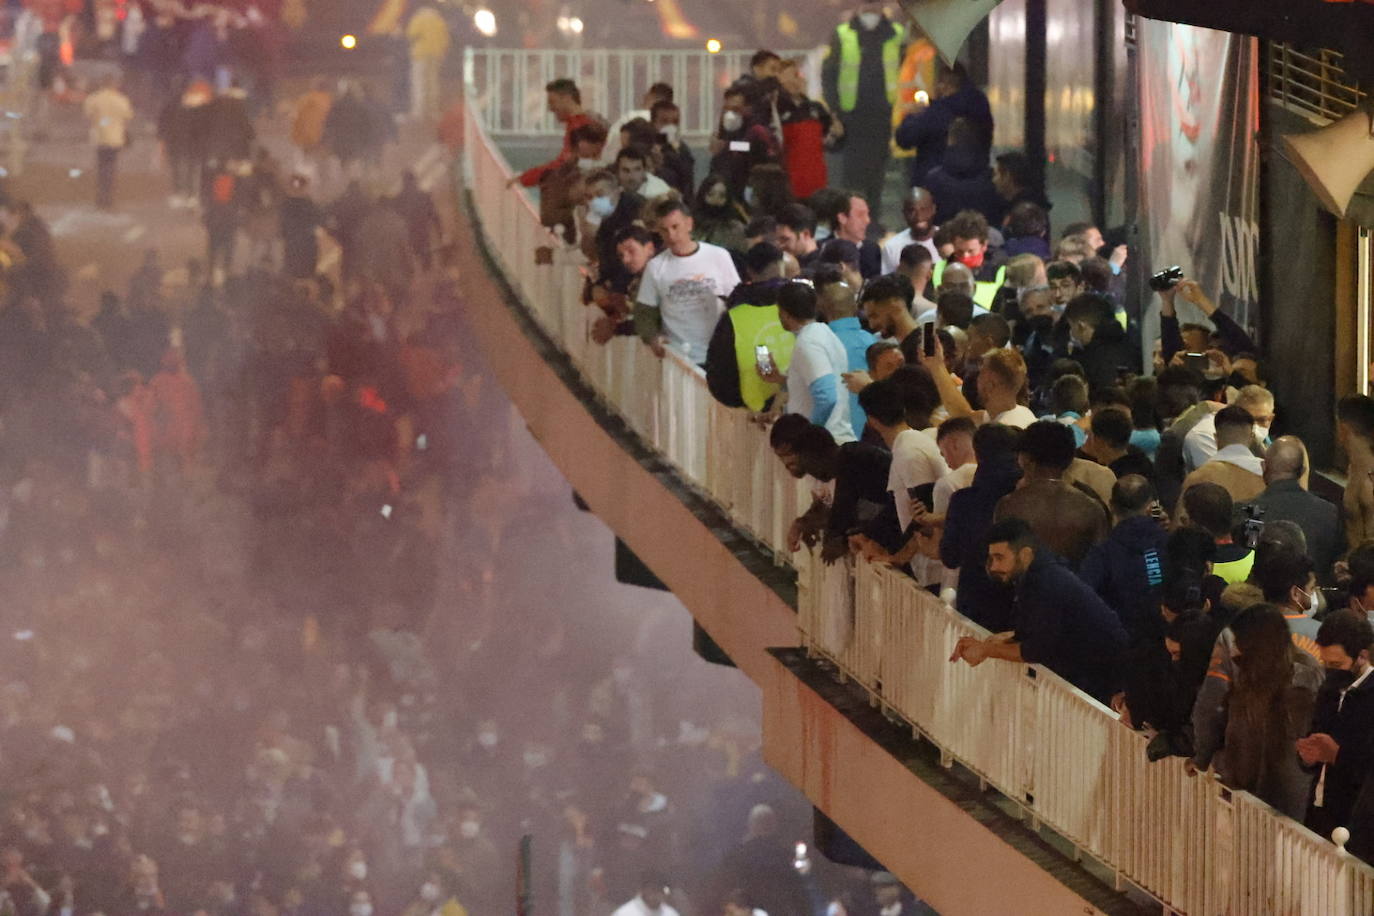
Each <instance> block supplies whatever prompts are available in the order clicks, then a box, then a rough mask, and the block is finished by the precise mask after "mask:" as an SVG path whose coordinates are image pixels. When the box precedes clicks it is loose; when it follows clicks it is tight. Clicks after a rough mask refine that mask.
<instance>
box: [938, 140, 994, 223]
mask: <svg viewBox="0 0 1374 916" xmlns="http://www.w3.org/2000/svg"><path fill="white" fill-rule="evenodd" d="M958 133H959V129H958V128H956V129H955V131H953V132H952V136H951V137H950V142H949V146H948V147H947V148H946V149H945V155H944V158H943V160H942V161H941V162H940V164H939V165H938V166H936V167H935V168H933V169H931V170H930V172H929V174H927V175H926V183H925V188H926V189H927V190H929V191H930V193H931V194H932V195H934V197H935V203H936V210H935V222H936V224H937V225H939V224H943V223H947V222H949V221H950V220H951V219H952V218H954V217H955V216H956V215H957V214H958V213H959V212H960V211H962V210H975V211H977V212H979V213H981V214H983V217H984V218H985V219H986V220H987V221H988V222H989V223H992V224H994V225H995V224H997V223H999V222H1000V221H1001V217H1002V213H1003V211H1004V209H1005V208H1006V203H1005V201H1003V200H1002V196H1001V195H1000V194H998V193H997V187H996V185H994V184H993V182H992V169H991V168H990V167H989V166H988V151H987V149H986V148H985V147H983V146H982V145H980V144H979V143H977V142H976V141H975V140H974V139H973V137H972V136H971V135H970V134H968V133H967V132H966V133H965V136H964V137H962V138H961V137H959V136H957V135H958Z"/></svg>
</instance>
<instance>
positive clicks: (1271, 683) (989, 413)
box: [513, 3, 1374, 857]
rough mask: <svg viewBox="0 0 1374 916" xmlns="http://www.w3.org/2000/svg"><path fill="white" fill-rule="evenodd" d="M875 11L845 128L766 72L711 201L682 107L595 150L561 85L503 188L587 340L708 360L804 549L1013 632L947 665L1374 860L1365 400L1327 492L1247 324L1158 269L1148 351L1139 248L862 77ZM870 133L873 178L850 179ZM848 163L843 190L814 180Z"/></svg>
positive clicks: (879, 35) (735, 110)
mask: <svg viewBox="0 0 1374 916" xmlns="http://www.w3.org/2000/svg"><path fill="white" fill-rule="evenodd" d="M879 6H880V5H879V4H872V3H865V4H862V5H861V7H860V9H859V11H858V12H857V13H856V14H855V16H854V17H853V18H852V19H851V20H848V21H847V22H846V23H845V24H843V25H841V27H840V29H839V30H838V31H837V38H836V44H835V45H834V46H833V47H832V53H831V58H830V59H828V60H827V64H826V67H827V69H826V72H825V73H824V74H823V83H824V85H825V88H826V92H825V94H826V102H827V103H828V104H823V103H821V102H820V101H818V100H814V99H811V98H809V97H808V96H807V94H806V85H807V83H806V80H805V78H804V77H805V74H804V73H803V68H804V66H805V61H803V60H784V59H781V58H780V57H779V56H778V55H776V54H774V53H772V52H769V51H760V52H758V53H757V54H756V55H755V56H754V58H753V61H752V65H751V70H750V72H748V73H746V74H743V75H742V76H741V77H740V78H739V79H738V80H737V81H736V82H734V83H733V84H732V85H731V86H730V87H729V88H728V89H726V90H725V92H724V96H723V99H722V107H721V116H720V121H719V124H718V127H717V129H716V130H715V131H714V132H713V133H712V135H711V137H710V139H709V147H710V148H709V150H708V151H707V152H706V155H707V156H709V160H710V161H709V166H708V168H707V170H706V171H707V175H706V177H705V178H704V179H703V180H700V181H697V180H696V179H695V177H692V176H695V174H696V172H694V165H693V163H694V162H695V161H696V158H697V156H696V154H694V153H693V151H692V150H690V149H689V148H688V147H687V144H686V143H685V141H684V139H683V137H682V136H681V132H680V129H679V124H680V121H681V117H680V115H681V110H680V108H679V107H678V103H677V102H676V101H675V94H674V91H673V87H672V86H670V85H668V84H663V83H660V84H656V85H654V86H652V87H650V88H649V89H648V91H647V93H646V95H645V97H644V108H643V110H642V111H634V112H626V113H624V114H623V117H622V118H621V119H620V121H619V122H618V123H617V124H616V125H614V126H611V127H608V126H607V121H606V119H605V118H603V117H601V116H600V115H598V114H595V113H593V112H589V111H587V110H586V109H585V108H584V107H583V104H582V99H581V94H580V91H579V87H578V86H577V85H576V84H575V83H574V82H573V81H571V80H568V79H559V80H555V81H553V82H551V83H549V84H548V86H547V92H548V106H549V110H550V111H551V112H552V113H553V114H554V115H555V116H556V117H557V118H558V119H559V120H560V121H561V122H562V123H563V124H564V125H565V126H566V129H567V130H566V137H565V143H564V146H563V150H562V152H561V153H560V155H559V156H558V157H557V158H555V159H554V160H553V161H552V162H550V163H548V164H546V165H544V166H540V167H537V168H533V169H530V170H528V171H526V172H525V173H523V174H522V175H520V176H518V177H517V178H516V179H513V183H514V182H516V181H518V182H520V183H522V184H524V185H526V186H528V187H538V188H539V191H540V204H541V208H542V215H543V219H544V222H545V224H546V225H548V226H549V227H550V228H553V229H555V230H556V231H557V232H560V233H562V234H563V236H564V238H566V240H567V241H568V243H569V244H572V245H577V246H579V247H580V248H581V250H582V252H583V253H584V254H585V255H586V257H587V258H588V260H589V262H590V263H591V268H590V270H589V274H590V276H589V279H588V282H587V286H586V290H585V294H584V301H585V302H586V303H587V304H588V305H589V306H590V307H592V308H594V309H597V310H598V311H596V312H594V314H596V316H597V317H596V320H595V321H594V327H593V331H592V334H593V336H594V338H595V339H596V340H597V341H598V342H600V343H602V344H605V343H607V342H609V341H610V340H612V339H613V338H615V337H617V336H630V337H633V336H638V337H639V338H640V339H641V340H642V341H643V344H644V345H645V346H647V347H649V348H650V349H652V351H653V352H654V353H655V354H656V355H658V356H660V357H666V356H668V355H669V354H670V353H672V354H675V358H678V359H682V360H685V361H687V362H689V363H692V364H696V365H697V366H700V367H701V368H702V370H704V373H705V377H706V383H707V385H708V386H709V388H710V391H711V393H712V394H713V395H714V396H715V398H716V399H717V400H719V401H720V402H722V403H723V404H725V405H727V406H729V407H732V408H738V409H740V410H748V411H750V412H751V413H752V414H753V415H754V416H755V417H756V418H757V419H758V421H759V422H761V423H764V424H767V425H769V426H770V427H771V432H770V436H771V442H772V446H773V449H774V451H775V452H776V454H777V457H778V458H779V459H780V460H781V461H782V462H783V464H784V465H785V466H786V467H787V469H788V470H789V471H790V472H791V473H792V474H793V475H795V476H796V477H797V478H801V479H806V480H808V481H810V482H811V484H812V487H813V491H814V493H815V498H814V503H813V504H812V505H811V506H810V507H809V509H808V511H807V512H806V513H805V514H804V515H802V516H801V517H800V518H798V519H797V520H796V522H795V523H794V525H793V526H792V531H791V534H790V540H791V544H790V548H791V549H792V550H794V551H795V550H801V549H807V548H814V549H816V550H817V551H819V554H820V556H821V558H822V559H823V560H824V561H825V562H827V563H834V562H854V561H855V560H857V559H858V558H862V559H863V560H864V561H866V562H876V563H884V564H890V565H891V566H893V567H894V568H897V569H900V570H903V571H905V572H906V573H908V574H909V575H910V576H911V577H912V578H913V580H914V581H915V582H916V583H917V584H918V585H919V586H921V587H924V588H928V589H929V590H930V591H932V592H933V593H936V594H942V595H944V596H945V598H946V599H947V600H949V601H950V602H952V603H953V605H954V606H955V607H956V608H957V609H958V610H959V611H960V612H961V613H963V614H964V615H966V616H967V617H968V618H969V619H970V620H972V621H974V622H976V623H978V624H980V625H982V626H983V627H985V628H987V629H988V630H989V631H991V632H993V633H995V634H998V635H995V636H993V637H991V638H989V639H982V640H980V639H972V638H969V639H963V640H960V641H959V643H958V644H957V645H955V646H951V647H950V649H951V651H952V657H951V662H956V663H958V662H965V663H968V664H970V665H974V666H977V665H981V664H983V663H985V662H987V661H989V660H993V661H1000V660H1006V661H1015V662H1031V663H1040V664H1043V665H1045V666H1046V667H1048V668H1049V669H1051V670H1053V671H1054V672H1056V673H1058V674H1060V675H1061V676H1063V677H1065V678H1066V679H1068V680H1069V681H1070V682H1071V683H1073V684H1074V685H1076V686H1078V687H1080V688H1081V689H1083V690H1084V691H1086V692H1088V693H1090V694H1092V695H1093V696H1095V697H1096V698H1098V699H1099V700H1100V701H1102V702H1103V703H1106V704H1110V705H1111V707H1112V708H1113V709H1114V710H1116V711H1117V713H1118V714H1119V716H1120V719H1121V722H1122V723H1123V726H1124V727H1129V728H1133V729H1143V730H1147V731H1148V732H1149V733H1150V734H1151V736H1152V740H1151V742H1150V745H1149V747H1150V755H1151V757H1152V759H1158V760H1160V761H1161V762H1160V763H1159V765H1160V766H1169V765H1174V766H1186V767H1187V769H1188V771H1189V772H1190V773H1199V772H1202V771H1208V770H1211V771H1214V772H1215V773H1216V774H1217V775H1218V776H1219V777H1220V778H1221V779H1222V780H1223V781H1225V782H1226V783H1227V784H1228V785H1230V786H1232V787H1234V788H1237V789H1244V790H1246V791H1249V792H1252V793H1254V794H1256V795H1257V796H1259V797H1260V798H1261V799H1263V800H1264V801H1266V802H1268V803H1270V804H1271V805H1273V806H1274V807H1276V808H1277V809H1279V810H1280V811H1282V812H1284V813H1286V814H1288V815H1290V816H1291V817H1293V818H1296V819H1299V820H1301V821H1303V822H1304V823H1306V824H1307V825H1308V826H1309V827H1311V828H1312V829H1313V830H1315V831H1316V832H1318V833H1319V834H1321V835H1322V836H1323V837H1330V836H1331V832H1332V830H1333V828H1335V827H1338V826H1344V827H1348V828H1349V829H1350V831H1351V834H1352V838H1351V842H1350V846H1349V848H1350V849H1351V850H1352V851H1354V852H1357V853H1358V854H1359V855H1361V856H1366V857H1369V856H1371V855H1374V781H1367V780H1366V776H1367V775H1368V771H1369V769H1370V760H1371V756H1370V755H1371V750H1372V749H1374V727H1372V725H1371V722H1370V721H1369V720H1368V717H1367V716H1363V714H1362V711H1363V709H1364V705H1365V703H1366V702H1367V700H1365V699H1364V697H1366V696H1367V695H1369V692H1370V690H1371V689H1374V688H1371V687H1370V686H1369V684H1370V681H1369V678H1368V675H1369V672H1370V670H1371V665H1370V653H1371V649H1372V648H1374V647H1372V646H1371V643H1374V630H1371V625H1370V618H1369V614H1370V612H1371V611H1374V592H1371V588H1374V527H1371V525H1370V523H1369V520H1370V518H1371V509H1374V489H1371V484H1370V473H1371V470H1374V400H1371V399H1370V398H1369V397H1367V396H1365V395H1363V394H1351V395H1349V396H1347V397H1344V398H1342V399H1341V400H1340V402H1339V405H1338V410H1337V416H1336V418H1335V426H1336V430H1337V438H1338V439H1339V443H1340V446H1341V448H1342V451H1343V452H1344V454H1345V455H1346V456H1347V458H1348V459H1349V462H1350V470H1349V475H1348V479H1349V481H1350V484H1349V486H1348V487H1347V488H1346V489H1345V492H1344V496H1343V499H1338V500H1337V501H1331V500H1329V499H1327V498H1324V497H1323V496H1320V495H1318V493H1316V492H1314V490H1315V489H1316V488H1317V484H1318V480H1317V478H1316V476H1315V475H1314V474H1313V471H1312V467H1311V460H1310V458H1309V455H1308V452H1307V449H1306V446H1305V445H1304V443H1303V442H1302V441H1301V440H1299V439H1298V438H1296V437H1294V436H1292V435H1284V434H1283V433H1284V427H1285V425H1286V424H1285V419H1286V418H1285V415H1284V410H1283V409H1282V408H1281V407H1280V406H1277V405H1279V404H1281V395H1282V392H1275V391H1273V390H1272V389H1271V388H1270V385H1269V374H1268V372H1267V367H1266V363H1265V358H1264V357H1263V356H1262V355H1261V354H1262V351H1261V348H1260V347H1259V345H1258V344H1257V342H1256V341H1255V340H1254V339H1253V338H1252V336H1251V334H1250V332H1249V331H1248V330H1247V329H1246V328H1244V327H1242V326H1241V325H1240V324H1238V323H1237V322H1236V321H1235V320H1233V319H1232V318H1231V317H1230V316H1228V314H1227V313H1226V311H1225V310H1224V309H1222V308H1220V307H1218V305H1217V303H1216V302H1214V301H1213V299H1212V297H1211V295H1209V291H1207V290H1205V289H1203V288H1202V286H1201V285H1200V284H1199V283H1198V282H1196V281H1195V280H1193V279H1192V278H1190V277H1188V276H1186V275H1185V274H1184V272H1183V271H1181V270H1177V269H1174V270H1170V269H1159V270H1155V271H1146V272H1145V276H1148V277H1149V278H1150V279H1149V287H1150V291H1149V292H1148V293H1145V295H1146V296H1147V297H1158V304H1159V314H1160V336H1159V338H1158V339H1156V340H1154V341H1142V340H1141V326H1140V324H1139V322H1138V320H1137V319H1138V317H1139V316H1138V315H1135V314H1128V312H1127V309H1126V305H1127V301H1128V297H1127V296H1126V295H1125V294H1126V282H1127V279H1126V272H1125V271H1124V270H1123V267H1124V265H1125V264H1126V263H1127V260H1128V258H1129V257H1130V256H1131V254H1132V253H1131V252H1130V251H1129V250H1128V249H1127V248H1126V247H1125V246H1124V245H1122V244H1120V243H1119V241H1118V242H1109V241H1108V237H1109V236H1111V237H1118V238H1119V236H1120V234H1119V233H1115V232H1110V231H1109V232H1105V233H1104V231H1103V230H1102V229H1101V228H1099V227H1097V226H1095V225H1092V224H1089V223H1074V224H1070V225H1066V226H1063V227H1061V228H1060V229H1059V230H1058V232H1052V230H1051V220H1050V202H1049V201H1048V199H1047V198H1046V194H1045V191H1044V187H1043V185H1042V180H1043V179H1042V175H1043V169H1042V168H1037V167H1036V164H1035V163H1034V162H1032V161H1031V160H1030V159H1029V158H1028V157H1027V156H1026V155H1025V154H1023V153H1021V152H1019V151H1014V150H1013V151H1007V152H1003V153H1000V154H998V155H996V156H995V157H993V155H992V142H993V135H994V124H993V120H992V115H991V109H990V106H989V104H988V102H987V99H986V97H985V96H984V95H983V93H982V92H981V91H980V90H979V89H978V88H977V87H976V86H975V85H973V83H972V82H971V81H970V80H969V78H968V76H967V75H966V74H965V72H964V71H963V69H962V68H961V67H959V66H954V67H941V68H940V69H939V70H938V72H937V73H936V74H935V75H934V76H933V79H932V81H931V82H930V83H928V84H926V85H927V86H928V87H929V89H930V90H931V91H930V95H929V97H925V92H924V90H922V92H921V93H920V94H919V96H915V95H912V94H911V92H910V90H911V89H912V84H910V83H905V82H903V83H900V84H898V83H896V82H895V81H894V78H893V76H892V72H895V66H896V64H897V62H899V61H900V60H902V55H898V54H891V55H888V56H886V57H883V58H882V59H883V61H884V63H883V64H882V65H879V64H877V63H876V62H874V65H873V66H871V67H870V66H868V63H862V64H861V63H860V61H861V60H863V61H869V58H868V57H867V55H870V54H872V55H880V54H881V51H882V49H883V48H885V47H887V46H888V45H889V44H890V43H893V42H896V43H897V44H905V35H906V33H905V30H904V29H902V28H901V27H899V26H897V25H896V24H894V23H892V22H891V21H890V20H888V19H886V18H885V17H884V16H882V15H881V13H880V11H879V9H878V8H879ZM923 41H924V39H920V38H918V39H917V40H916V41H915V42H913V43H912V45H911V47H912V48H914V47H915V46H916V45H917V44H920V43H921V42H923ZM855 42H857V44H856V43H855ZM926 44H927V45H928V42H927V43H926ZM904 53H905V52H904ZM855 55H859V57H856V56H855ZM870 62H871V61H870ZM885 68H887V69H888V70H889V73H888V74H887V79H886V82H885V83H884V70H885ZM854 81H857V83H858V90H857V99H858V102H857V103H856V101H855V96H854ZM904 94H905V97H906V98H908V99H909V101H906V102H902V101H901V98H903V96H904ZM846 96H847V98H846ZM865 99H867V100H869V101H870V102H871V101H872V100H875V99H876V100H882V102H883V104H882V105H881V106H878V107H881V108H882V111H881V112H878V113H876V114H874V113H873V112H870V113H868V114H867V115H865V114H864V113H863V112H862V111H861V110H860V109H862V107H863V102H864V100H865ZM894 100H895V101H894ZM856 104H858V106H859V107H858V108H855V105H856ZM875 104H876V103H875ZM884 106H885V107H884ZM874 110H875V111H877V109H876V108H875V109H874ZM802 124H806V125H808V126H807V128H806V129H805V130H803V129H801V125H802ZM894 125H895V129H894ZM856 132H868V133H870V134H871V133H874V132H877V133H879V134H881V135H882V142H881V143H877V144H873V143H869V144H868V146H866V147H864V148H876V149H880V150H881V154H878V153H874V154H873V155H872V156H870V157H869V158H867V159H864V158H863V157H859V158H858V159H857V160H856V159H855V158H854V156H853V155H852V149H850V148H849V146H848V145H849V144H853V143H855V142H857V141H856V138H855V133H856ZM871 139H872V137H869V138H868V140H871ZM888 139H895V143H896V145H897V146H898V147H903V148H908V149H911V148H914V152H915V155H914V157H913V158H912V160H911V163H910V177H911V181H910V185H909V193H908V194H907V195H906V197H905V199H904V200H903V201H902V208H901V214H902V218H903V221H904V223H905V226H904V227H902V228H901V229H900V231H897V232H892V233H888V232H885V231H884V230H883V229H881V228H880V227H879V225H878V221H879V220H880V218H881V217H882V215H883V210H882V209H881V206H880V204H879V201H878V200H877V199H876V198H877V195H879V194H881V190H882V188H881V185H882V182H881V179H880V178H879V179H878V180H876V181H875V180H874V179H873V175H874V174H875V173H876V174H878V175H881V174H882V172H883V169H884V168H885V166H886V161H887V155H888V147H887V140H888ZM864 142H867V141H864ZM841 144H844V145H845V146H844V147H843V149H844V155H843V157H842V163H843V165H844V170H845V175H844V181H845V184H842V185H841V184H838V183H835V182H832V181H831V180H830V178H829V177H828V175H827V174H826V157H825V153H826V151H828V150H834V149H836V148H839V147H841ZM861 145H862V143H861ZM612 150H613V151H614V152H611V151H612ZM698 171H699V170H698ZM1163 266H1164V265H1161V267H1163ZM1142 285H1143V284H1142ZM1142 292H1144V291H1143V290H1142ZM1151 344H1153V346H1152V347H1151V346H1150V345H1151ZM1151 353H1152V354H1153V358H1152V360H1151V358H1150V356H1149V354H1151ZM1142 356H1144V359H1142ZM1142 362H1147V363H1148V362H1152V365H1142ZM1145 370H1148V371H1145ZM1170 757H1178V758H1182V760H1181V761H1179V760H1176V761H1173V762H1172V763H1170V762H1167V761H1165V760H1164V758H1170Z"/></svg>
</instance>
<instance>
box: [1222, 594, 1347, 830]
mask: <svg viewBox="0 0 1374 916" xmlns="http://www.w3.org/2000/svg"><path fill="white" fill-rule="evenodd" d="M1231 632H1232V633H1233V634H1234V637H1235V646H1236V649H1235V660H1236V680H1235V683H1234V684H1232V685H1231V694H1230V697H1229V698H1228V700H1227V716H1226V741H1225V746H1224V748H1223V752H1222V756H1221V757H1220V758H1219V760H1218V765H1217V769H1218V771H1219V772H1220V773H1221V777H1222V779H1223V780H1224V781H1225V782H1226V784H1227V785H1229V786H1231V787H1232V788H1236V789H1243V790H1245V791H1246V792H1250V793H1251V794H1253V795H1256V796H1258V797H1259V798H1260V799H1261V800H1263V801H1265V802H1268V803H1269V804H1271V805H1273V806H1274V807H1275V808H1277V809H1279V810H1280V811H1282V812H1283V813H1284V814H1287V815H1288V816H1289V817H1293V818H1298V819H1301V818H1302V816H1303V814H1304V813H1305V811H1306V808H1307V793H1308V790H1309V789H1310V788H1311V784H1312V775H1311V774H1310V773H1308V772H1306V771H1305V770H1303V768H1302V763H1301V761H1300V760H1299V758H1298V753H1297V749H1296V744H1295V742H1296V741H1297V739H1298V738H1300V737H1302V736H1303V735H1305V734H1307V731H1308V725H1309V723H1310V722H1311V719H1312V708H1313V705H1314V703H1315V700H1316V696H1317V690H1318V688H1320V687H1321V684H1322V670H1321V668H1320V667H1318V665H1317V663H1316V661H1315V660H1314V659H1313V658H1312V656H1311V655H1308V654H1307V653H1306V652H1303V651H1302V650H1301V649H1299V648H1297V647H1296V646H1295V645H1293V639H1292V635H1291V633H1290V632H1289V629H1288V622H1287V620H1285V619H1284V616H1283V611H1281V610H1279V608H1277V607H1275V606H1274V605H1272V604H1256V605H1254V606H1253V607H1250V608H1248V609H1247V610H1245V611H1242V612H1241V613H1240V614H1239V615H1237V617H1236V619H1235V620H1234V621H1232V623H1231Z"/></svg>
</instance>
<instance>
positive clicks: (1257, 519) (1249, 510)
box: [1240, 505, 1264, 550]
mask: <svg viewBox="0 0 1374 916" xmlns="http://www.w3.org/2000/svg"><path fill="white" fill-rule="evenodd" d="M1240 530H1241V540H1242V541H1244V543H1245V546H1246V547H1247V548H1248V549H1250V550H1254V549H1255V548H1256V547H1258V546H1259V542H1260V536H1261V535H1263V534H1264V507H1263V506H1253V505H1252V506H1246V507H1245V521H1244V522H1242V523H1241V526H1240Z"/></svg>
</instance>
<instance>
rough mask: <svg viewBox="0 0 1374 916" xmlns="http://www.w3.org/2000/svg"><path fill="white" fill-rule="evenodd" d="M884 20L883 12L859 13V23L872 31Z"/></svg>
mask: <svg viewBox="0 0 1374 916" xmlns="http://www.w3.org/2000/svg"><path fill="white" fill-rule="evenodd" d="M882 21H883V14H882V13H860V14H859V25H861V26H863V27H864V28H865V29H867V30H868V31H870V32H871V31H873V30H874V29H876V28H877V27H878V23H880V22H882Z"/></svg>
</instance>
